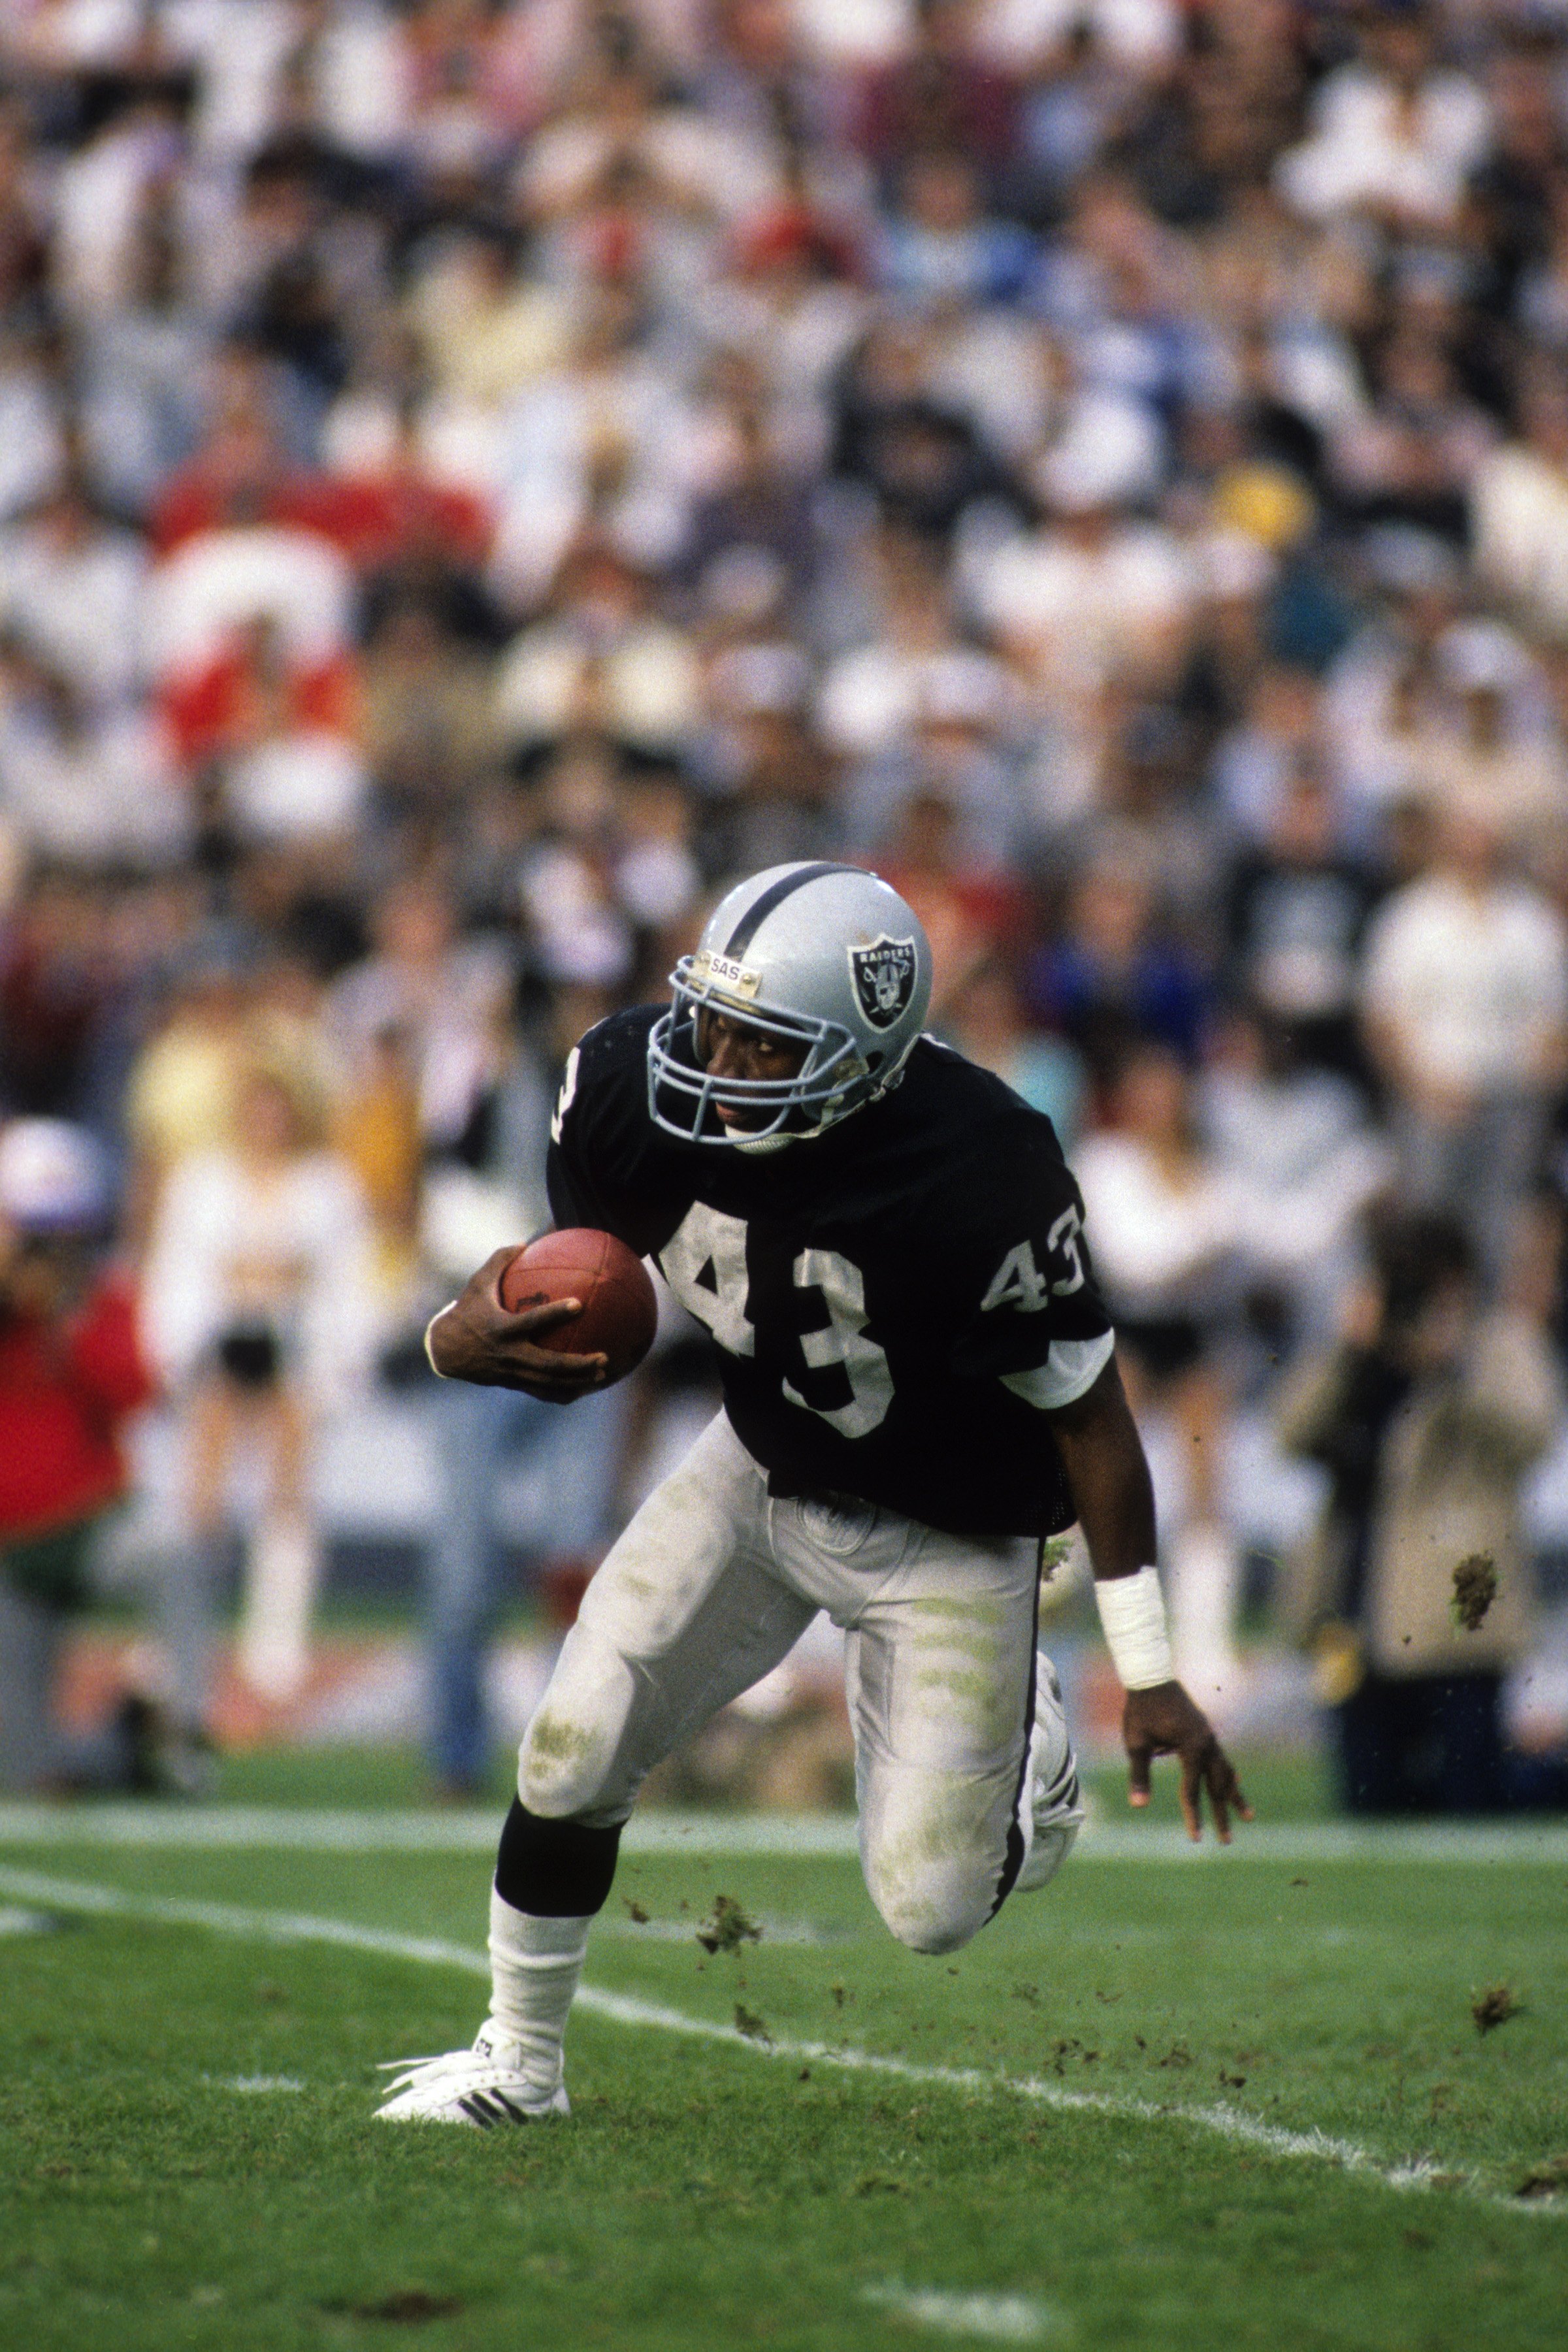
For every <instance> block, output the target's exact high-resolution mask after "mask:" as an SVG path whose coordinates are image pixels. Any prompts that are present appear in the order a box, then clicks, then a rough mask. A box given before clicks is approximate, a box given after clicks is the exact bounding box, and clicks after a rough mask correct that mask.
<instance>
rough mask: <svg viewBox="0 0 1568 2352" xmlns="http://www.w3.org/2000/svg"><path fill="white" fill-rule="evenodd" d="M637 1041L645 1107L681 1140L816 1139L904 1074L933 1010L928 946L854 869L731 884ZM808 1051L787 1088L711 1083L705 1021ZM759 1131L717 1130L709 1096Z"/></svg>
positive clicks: (804, 867) (775, 1081) (894, 897)
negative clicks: (643, 1050)
mask: <svg viewBox="0 0 1568 2352" xmlns="http://www.w3.org/2000/svg"><path fill="white" fill-rule="evenodd" d="M670 987H671V989H672V990H673V992H674V994H673V998H672V1001H671V1003H670V1008H669V1011H668V1013H665V1014H663V1015H662V1016H661V1018H660V1019H659V1020H658V1022H656V1023H655V1024H654V1027H653V1029H652V1031H651V1032H650V1034H649V1036H648V1044H647V1093H648V1110H649V1112H650V1114H651V1116H652V1118H653V1122H654V1124H655V1126H656V1127H660V1128H662V1129H664V1130H665V1132H666V1134H668V1135H676V1136H679V1137H680V1139H681V1140H682V1141H683V1142H688V1143H729V1144H738V1145H740V1146H742V1148H744V1147H746V1146H751V1147H752V1148H753V1149H754V1148H755V1147H756V1145H757V1144H759V1143H761V1142H763V1141H764V1140H765V1139H768V1138H770V1137H783V1136H786V1135H819V1134H820V1133H821V1132H822V1130H823V1129H824V1128H827V1127H831V1126H833V1125H834V1123H835V1122H836V1121H837V1120H838V1119H841V1118H847V1116H848V1114H849V1113H850V1112H851V1111H852V1110H858V1109H859V1108H861V1106H862V1105H863V1104H865V1103H868V1102H875V1101H876V1100H877V1098H878V1097H879V1096H880V1095H885V1094H886V1093H887V1092H888V1090H889V1087H895V1086H897V1084H898V1082H899V1080H900V1077H901V1076H902V1075H903V1067H904V1064H905V1062H906V1061H907V1060H908V1059H909V1056H910V1048H911V1047H912V1046H913V1045H914V1042H915V1040H916V1038H917V1037H918V1036H919V1035H920V1034H921V1029H922V1027H923V1026H924V1024H925V1017H926V1008H927V1007H928V1005H929V1004H930V1003H931V948H930V946H929V944H928V943H927V940H926V935H925V933H924V931H923V930H922V929H921V925H920V922H919V919H918V918H917V917H916V915H915V913H914V910H913V908H910V907H909V906H907V905H906V904H905V902H904V901H903V899H902V898H900V896H899V894H898V892H897V891H896V890H895V889H893V888H892V887H890V885H889V884H888V883H886V882H883V881H881V880H879V877H877V876H876V875H875V874H867V873H865V872H863V871H862V869H861V868H860V867H859V866H834V865H825V864H824V865H819V864H811V863H797V864H795V865H791V866H769V867H768V869H767V871H766V872H765V873H763V874H753V875H752V878H751V880H750V881H749V882H742V883H738V884H737V885H736V887H735V888H734V889H733V890H731V892H730V893H729V895H728V897H726V898H721V900H720V902H719V904H718V906H717V907H716V908H714V910H713V912H712V914H711V915H710V917H709V919H708V921H707V924H706V926H705V927H704V929H703V932H702V937H701V940H700V942H699V944H698V948H697V951H696V953H695V954H694V955H689V956H682V957H681V959H680V961H679V964H677V966H676V968H675V970H674V971H673V972H671V974H670ZM711 1012H721V1013H727V1014H728V1015H729V1016H730V1017H731V1019H735V1020H742V1021H744V1022H745V1024H747V1026H748V1027H749V1028H752V1029H758V1030H761V1031H762V1032H763V1034H764V1035H765V1036H768V1037H774V1038H778V1039H780V1040H782V1041H784V1042H787V1043H788V1044H790V1045H804V1047H805V1060H804V1061H803V1062H802V1064H801V1066H800V1069H799V1071H798V1073H797V1074H796V1076H794V1077H793V1078H732V1077H728V1078H724V1079H722V1080H720V1079H718V1078H714V1077H710V1076H709V1074H708V1070H707V1068H706V1063H707V1058H708V1055H707V1051H706V1048H705V1045H704V1041H703V1028H704V1024H705V1020H706V1016H707V1015H708V1014H709V1013H711ZM720 1088H722V1092H723V1097H724V1101H725V1103H726V1104H727V1105H739V1104H743V1105H744V1107H745V1108H746V1110H747V1112H748V1114H754V1115H755V1116H756V1118H757V1124H756V1126H755V1127H754V1128H753V1127H748V1128H746V1129H745V1130H744V1131H743V1132H742V1130H740V1129H736V1128H734V1127H732V1126H731V1127H726V1125H725V1123H724V1120H723V1118H722V1116H721V1112H720V1109H719V1106H718V1102H717V1099H716V1094H717V1090H718V1089H720Z"/></svg>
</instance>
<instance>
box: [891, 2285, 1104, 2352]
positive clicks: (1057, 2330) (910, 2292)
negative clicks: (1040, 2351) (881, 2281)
mask: <svg viewBox="0 0 1568 2352" xmlns="http://www.w3.org/2000/svg"><path fill="white" fill-rule="evenodd" d="M860 2300H861V2302H862V2303H870V2304H875V2305H877V2306H878V2307H879V2309H880V2310H882V2311H896V2312H897V2313H898V2315H899V2316H900V2319H910V2320H913V2321H914V2323H915V2325H916V2326H918V2327H931V2328H934V2329H935V2330H936V2332H937V2334H938V2335H940V2336H977V2337H978V2338H979V2339H980V2340H981V2342H983V2343H986V2344H1038V2343H1040V2342H1041V2341H1043V2340H1044V2339H1045V2338H1047V2337H1049V2336H1065V2335H1068V2334H1070V2332H1071V2324H1070V2322H1069V2321H1068V2320H1067V2319H1066V2318H1065V2317H1064V2315H1062V2313H1060V2312H1059V2311H1053V2310H1051V2309H1050V2308H1049V2307H1048V2305H1045V2304H1043V2303H1037V2302H1036V2301H1035V2299H1034V2297H1033V2296H1032V2295H1024V2294H952V2293H950V2292H946V2291H944V2290H943V2289H942V2288H940V2287H929V2286H900V2284H899V2283H898V2282H897V2281H896V2280H889V2283H888V2284H886V2285H885V2286H868V2287H867V2288H865V2289H864V2290H863V2291H862V2294H861V2296H860Z"/></svg>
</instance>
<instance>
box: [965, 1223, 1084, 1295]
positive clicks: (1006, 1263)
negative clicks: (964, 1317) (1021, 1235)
mask: <svg viewBox="0 0 1568 2352" xmlns="http://www.w3.org/2000/svg"><path fill="white" fill-rule="evenodd" d="M1082 1230H1083V1220H1082V1218H1081V1217H1080V1216H1079V1213H1078V1211H1077V1210H1076V1209H1064V1210H1063V1211H1062V1213H1061V1215H1060V1216H1059V1217H1058V1219H1057V1221H1056V1223H1055V1224H1054V1225H1053V1226H1052V1227H1051V1229H1050V1232H1049V1233H1048V1234H1047V1235H1046V1263H1047V1265H1049V1264H1050V1262H1051V1260H1052V1259H1053V1258H1059V1259H1060V1261H1061V1263H1062V1264H1063V1265H1065V1266H1066V1268H1067V1279H1066V1280H1065V1281H1063V1282H1051V1281H1049V1280H1048V1279H1047V1276H1045V1275H1043V1274H1042V1273H1041V1272H1040V1269H1039V1267H1038V1266H1037V1265H1036V1263H1035V1252H1034V1246H1033V1244H1031V1243H1029V1242H1020V1243H1019V1244H1018V1246H1017V1248H1016V1249H1010V1250H1009V1251H1008V1253H1007V1255H1006V1256H1005V1258H1004V1259H1003V1261H1002V1263H1001V1265H999V1266H998V1267H997V1269H996V1271H995V1273H994V1275H993V1276H992V1277H991V1287H990V1289H989V1290H988V1291H987V1292H986V1294H985V1296H984V1298H983V1299H982V1300H981V1302H980V1311H981V1313H982V1314H983V1315H989V1314H990V1312H991V1310H992V1308H993V1307H1016V1308H1017V1309H1018V1312H1019V1313H1020V1314H1021V1315H1037V1314H1038V1313H1039V1312H1040V1309H1041V1308H1042V1307H1044V1306H1045V1305H1046V1304H1047V1301H1048V1300H1049V1299H1051V1298H1053V1297H1055V1298H1070V1297H1071V1296H1072V1294H1073V1292H1074V1291H1075V1290H1081V1289H1082V1288H1083V1282H1084V1272H1083V1257H1082V1255H1081V1253H1080V1252H1079V1245H1078V1237H1079V1234H1080V1233H1081V1232H1082Z"/></svg>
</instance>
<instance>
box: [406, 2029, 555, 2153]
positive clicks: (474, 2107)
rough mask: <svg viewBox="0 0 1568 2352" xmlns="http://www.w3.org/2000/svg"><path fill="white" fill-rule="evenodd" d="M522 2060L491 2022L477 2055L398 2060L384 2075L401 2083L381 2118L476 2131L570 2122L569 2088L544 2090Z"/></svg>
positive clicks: (477, 2042)
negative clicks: (552, 2119)
mask: <svg viewBox="0 0 1568 2352" xmlns="http://www.w3.org/2000/svg"><path fill="white" fill-rule="evenodd" d="M521 2058H522V2052H521V2049H520V2048H519V2046H518V2044H517V2043H516V2042H509V2041H508V2040H507V2038H506V2036H505V2035H504V2034H503V2033H502V2032H501V2031H500V2027H499V2026H498V2025H497V2024H496V2022H495V2021H494V2019H493V2018H487V2019H486V2020H485V2022H484V2023H483V2025H481V2026H480V2028H479V2033H478V2035H477V2037H476V2039H475V2042H474V2046H473V2048H472V2049H471V2050H448V2051H447V2053H446V2054H445V2055H444V2056H443V2057H439V2058H395V2059H393V2060H392V2061H391V2063H389V2064H388V2065H386V2066H384V2067H383V2069H382V2072H383V2073H384V2074H392V2075H393V2076H394V2078H395V2079H394V2080H393V2081H392V2082H391V2083H390V2084H388V2085H387V2093H388V2095H387V2097H386V2098H385V2100H384V2102H383V2104H382V2105H380V2106H379V2107H377V2109H376V2111H375V2112H376V2115H377V2116H379V2117H380V2119H381V2120H382V2121H383V2122H384V2123H389V2124H468V2126H471V2127H472V2128H473V2129H474V2130H476V2131H489V2130H491V2129H493V2127H494V2126H496V2125H497V2124H529V2123H537V2122H539V2121H541V2120H542V2118H543V2117H544V2116H569V2115H570V2114H571V2112H572V2108H571V2104H570V2102H569V2101H568V2099H567V2096H566V2085H565V2084H564V2083H562V2082H557V2083H556V2084H554V2085H553V2087H552V2088H551V2089H549V2090H542V2089H541V2087H540V2084H539V2079H538V2077H537V2075H534V2074H528V2073H526V2072H525V2070H524V2068H523V2066H522V2064H521Z"/></svg>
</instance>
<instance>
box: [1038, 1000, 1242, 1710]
mask: <svg viewBox="0 0 1568 2352" xmlns="http://www.w3.org/2000/svg"><path fill="white" fill-rule="evenodd" d="M1114 1108H1115V1113H1116V1118H1117V1122H1118V1123H1117V1126H1116V1128H1115V1129H1112V1130H1110V1131H1109V1132H1101V1133H1100V1134H1096V1135H1091V1136H1089V1137H1087V1138H1086V1139H1085V1140H1084V1141H1083V1142H1081V1143H1080V1144H1079V1147H1078V1149H1077V1150H1076V1152H1075V1153H1074V1155H1073V1167H1074V1170H1075V1172H1076V1174H1077V1176H1078V1180H1079V1185H1080V1186H1081V1188H1082V1192H1083V1198H1084V1207H1085V1211H1086V1214H1087V1231H1088V1235H1089V1245H1090V1247H1091V1249H1092V1250H1093V1252H1094V1262H1095V1270H1096V1273H1097V1274H1098V1276H1099V1277H1100V1286H1101V1288H1102V1290H1103V1292H1104V1294H1105V1298H1106V1302H1107V1304H1108V1305H1109V1307H1110V1311H1111V1315H1112V1317H1113V1318H1114V1320H1115V1324H1116V1331H1117V1345H1118V1356H1119V1360H1120V1361H1121V1366H1122V1370H1123V1372H1124V1374H1125V1375H1126V1376H1127V1385H1128V1393H1129V1397H1130V1399H1131V1403H1132V1408H1133V1411H1134V1412H1140V1413H1142V1412H1145V1411H1148V1412H1156V1413H1162V1414H1163V1416H1164V1417H1165V1418H1166V1420H1167V1423H1168V1425H1169V1430H1170V1434H1171V1437H1172V1438H1173V1441H1174V1450H1175V1455H1176V1462H1175V1465H1174V1475H1173V1478H1172V1479H1171V1480H1170V1483H1169V1486H1167V1491H1166V1492H1165V1493H1164V1494H1163V1495H1162V1496H1161V1506H1162V1507H1161V1520H1162V1524H1163V1525H1164V1526H1166V1527H1167V1528H1173V1529H1174V1532H1173V1534H1172V1535H1171V1537H1170V1538H1169V1561H1168V1565H1169V1569H1170V1574H1171V1583H1172V1616H1173V1625H1172V1633H1173V1640H1174V1643H1175V1645H1176V1652H1177V1670H1178V1672H1179V1673H1180V1674H1181V1675H1182V1677H1183V1679H1184V1681H1185V1680H1190V1681H1192V1683H1193V1684H1194V1687H1201V1688H1203V1689H1204V1690H1205V1693H1208V1694H1210V1695H1211V1696H1212V1695H1213V1693H1214V1692H1215V1690H1216V1689H1223V1688H1224V1686H1225V1685H1226V1682H1227V1681H1228V1679H1229V1677H1230V1675H1231V1674H1232V1672H1233V1669H1234V1665H1235V1654H1234V1650H1233V1647H1232V1641H1231V1630H1230V1627H1231V1617H1232V1612H1233V1607H1234V1601H1235V1589H1236V1552H1235V1547H1234V1545H1233V1543H1232V1541H1231V1539H1230V1538H1229V1535H1228V1533H1227V1532H1226V1529H1225V1528H1224V1526H1223V1523H1222V1519H1221V1496H1220V1480H1221V1473H1222V1461H1221V1453H1222V1446H1223V1439H1224V1431H1225V1425H1226V1392H1225V1383H1224V1379H1223V1375H1222V1373H1221V1371H1220V1369H1219V1366H1218V1363H1217V1361H1216V1360H1215V1345H1214V1340H1215V1318H1216V1317H1217V1316H1218V1314H1219V1313H1220V1311H1221V1309H1222V1308H1223V1307H1224V1306H1225V1304H1226V1292H1227V1287H1228V1283H1227V1277H1228V1276H1229V1273H1230V1271H1231V1267H1232V1262H1233V1260H1234V1257H1235V1253H1236V1249H1237V1242H1238V1239H1239V1223H1240V1212H1241V1205H1242V1204H1241V1201H1240V1196H1239V1195H1238V1194H1237V1192H1236V1191H1235V1190H1234V1189H1233V1187H1232V1186H1231V1185H1230V1184H1229V1183H1228V1182H1227V1181H1226V1179H1225V1178H1224V1177H1223V1176H1222V1175H1221V1173H1220V1172H1219V1170H1218V1169H1217V1167H1216V1166H1215V1162H1214V1160H1213V1159H1212V1157H1211V1156H1210V1154H1209V1153H1208V1151H1207V1150H1206V1149H1205V1146H1204V1144H1203V1142H1202V1140H1201V1139H1200V1137H1199V1134H1198V1130H1197V1127H1196V1122H1195V1119H1194V1105H1193V1097H1192V1091H1191V1085H1190V1081H1189V1079H1188V1077H1187V1075H1186V1072H1185V1070H1184V1068H1183V1066H1182V1064H1181V1062H1180V1061H1179V1060H1178V1058H1177V1057H1176V1055H1174V1054H1173V1053H1171V1052H1169V1051H1168V1050H1167V1049H1166V1048H1164V1047H1163V1046H1159V1045H1144V1046H1142V1047H1140V1048H1138V1049H1137V1050H1136V1051H1135V1052H1133V1053H1132V1054H1131V1055H1130V1056H1129V1058H1128V1060H1127V1062H1126V1064H1125V1066H1123V1069H1122V1071H1121V1077H1120V1080H1119V1082H1118V1084H1117V1087H1116V1091H1115V1100H1114ZM1161 1454H1164V1458H1166V1459H1167V1460H1168V1459H1169V1451H1168V1449H1161V1448H1158V1447H1157V1448H1156V1460H1158V1459H1159V1458H1160V1456H1161ZM1156 1475H1157V1477H1158V1471H1157V1472H1156ZM1161 1483H1164V1482H1161ZM1171 1487H1174V1488H1175V1489H1176V1491H1175V1492H1172V1491H1170V1488H1171Z"/></svg>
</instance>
